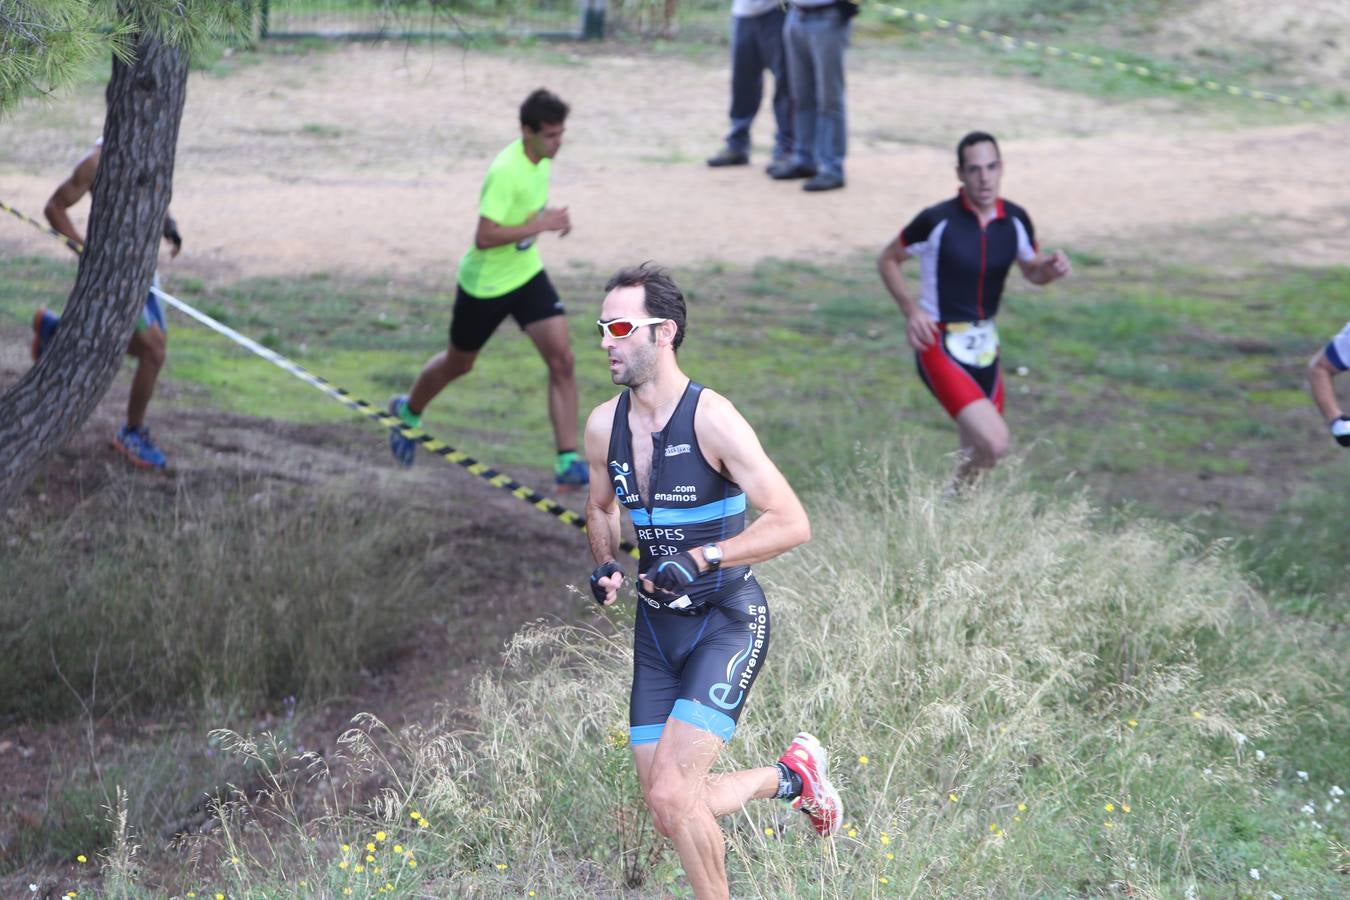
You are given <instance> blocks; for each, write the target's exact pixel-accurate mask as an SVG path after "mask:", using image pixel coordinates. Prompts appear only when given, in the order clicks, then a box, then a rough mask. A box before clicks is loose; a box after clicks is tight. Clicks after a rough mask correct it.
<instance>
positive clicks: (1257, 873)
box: [1247, 869, 1261, 881]
mask: <svg viewBox="0 0 1350 900" xmlns="http://www.w3.org/2000/svg"><path fill="white" fill-rule="evenodd" d="M1247 874H1248V875H1250V876H1252V880H1253V881H1260V880H1261V870H1260V869H1248V870H1247Z"/></svg>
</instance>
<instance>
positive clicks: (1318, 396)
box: [1308, 350, 1345, 422]
mask: <svg viewBox="0 0 1350 900" xmlns="http://www.w3.org/2000/svg"><path fill="white" fill-rule="evenodd" d="M1336 374H1337V372H1336V367H1335V366H1333V365H1332V364H1331V360H1329V359H1327V354H1326V351H1325V350H1319V351H1317V355H1316V356H1314V357H1313V358H1312V359H1310V360H1308V391H1309V393H1311V394H1312V398H1313V402H1314V403H1316V404H1317V408H1318V409H1319V410H1321V411H1322V418H1323V419H1324V420H1325V421H1327V422H1334V421H1336V420H1337V419H1339V418H1340V417H1341V416H1343V415H1344V414H1345V413H1344V412H1343V411H1342V410H1341V405H1340V404H1339V403H1338V402H1336V387H1335V385H1333V384H1332V382H1331V380H1332V379H1333V378H1335V377H1336Z"/></svg>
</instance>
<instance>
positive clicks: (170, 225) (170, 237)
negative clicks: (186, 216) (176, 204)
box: [164, 216, 183, 253]
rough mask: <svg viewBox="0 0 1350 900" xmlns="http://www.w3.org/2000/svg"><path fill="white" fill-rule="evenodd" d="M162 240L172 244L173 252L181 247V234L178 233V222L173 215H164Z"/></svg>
mask: <svg viewBox="0 0 1350 900" xmlns="http://www.w3.org/2000/svg"><path fill="white" fill-rule="evenodd" d="M164 240H166V241H168V242H170V243H171V244H173V249H174V252H175V253H177V252H178V251H179V250H182V249H183V236H182V235H181V234H179V233H178V223H177V222H175V221H174V220H173V216H165V217H164Z"/></svg>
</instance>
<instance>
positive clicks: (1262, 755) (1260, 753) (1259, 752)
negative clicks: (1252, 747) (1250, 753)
mask: <svg viewBox="0 0 1350 900" xmlns="http://www.w3.org/2000/svg"><path fill="white" fill-rule="evenodd" d="M1265 758H1266V751H1264V750H1257V751H1256V761H1257V762H1261V761H1262V760H1264V759H1265Z"/></svg>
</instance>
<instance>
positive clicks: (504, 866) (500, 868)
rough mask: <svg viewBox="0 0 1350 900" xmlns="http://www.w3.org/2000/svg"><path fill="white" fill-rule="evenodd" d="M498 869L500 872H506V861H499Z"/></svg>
mask: <svg viewBox="0 0 1350 900" xmlns="http://www.w3.org/2000/svg"><path fill="white" fill-rule="evenodd" d="M497 871H498V872H505V871H506V863H497Z"/></svg>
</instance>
